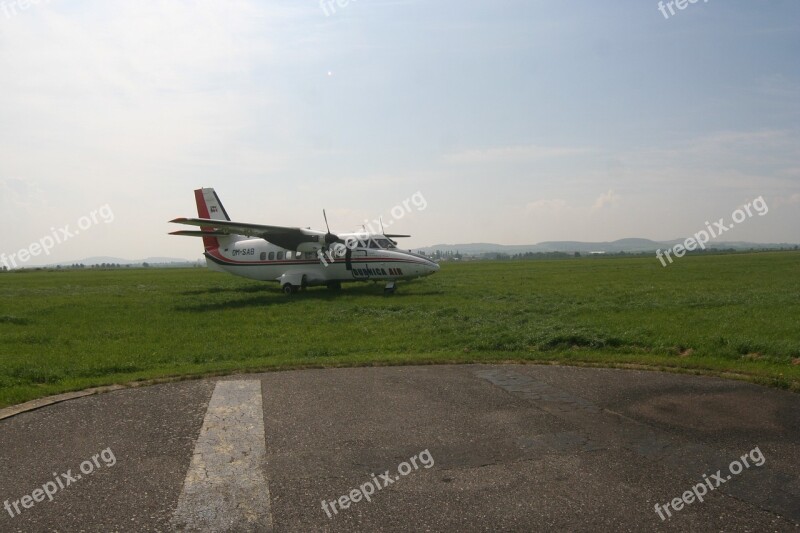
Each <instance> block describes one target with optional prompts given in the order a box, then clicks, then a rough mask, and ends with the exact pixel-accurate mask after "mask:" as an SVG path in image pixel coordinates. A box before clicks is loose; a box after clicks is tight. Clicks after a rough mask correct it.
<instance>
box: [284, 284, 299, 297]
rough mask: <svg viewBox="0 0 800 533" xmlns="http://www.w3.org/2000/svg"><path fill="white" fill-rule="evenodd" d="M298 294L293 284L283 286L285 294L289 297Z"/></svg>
mask: <svg viewBox="0 0 800 533" xmlns="http://www.w3.org/2000/svg"><path fill="white" fill-rule="evenodd" d="M296 292H297V287H295V286H294V285H292V284H291V283H284V284H283V294H286V295H289V294H294V293H296Z"/></svg>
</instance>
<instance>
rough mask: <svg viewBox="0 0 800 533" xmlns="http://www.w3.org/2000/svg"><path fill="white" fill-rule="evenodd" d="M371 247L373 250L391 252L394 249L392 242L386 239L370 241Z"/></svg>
mask: <svg viewBox="0 0 800 533" xmlns="http://www.w3.org/2000/svg"><path fill="white" fill-rule="evenodd" d="M369 247H370V248H373V249H382V250H391V249H392V248H394V244H392V241H390V240H389V239H385V238H372V239H370V241H369Z"/></svg>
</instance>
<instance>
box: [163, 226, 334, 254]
mask: <svg viewBox="0 0 800 533" xmlns="http://www.w3.org/2000/svg"><path fill="white" fill-rule="evenodd" d="M170 222H172V223H175V224H186V225H187V226H200V227H201V228H204V230H203V232H177V234H178V235H193V234H194V233H203V234H205V233H204V232H206V231H209V228H212V229H213V232H214V233H216V234H222V235H244V236H246V237H259V238H261V239H264V240H265V241H269V242H271V243H272V244H275V245H277V246H280V247H281V248H286V249H289V250H296V249H297V247H298V246H299V245H300V244H302V243H306V242H311V243H316V242H318V243H321V244H324V243H325V232H322V231H316V230H309V229H303V228H290V227H285V226H264V225H262V224H250V223H248V222H233V221H230V220H214V219H211V218H176V219H175V220H171V221H170Z"/></svg>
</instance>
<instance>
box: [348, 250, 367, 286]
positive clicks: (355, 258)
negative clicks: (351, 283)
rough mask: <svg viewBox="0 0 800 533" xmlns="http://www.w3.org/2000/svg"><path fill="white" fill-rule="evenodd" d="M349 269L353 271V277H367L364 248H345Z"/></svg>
mask: <svg viewBox="0 0 800 533" xmlns="http://www.w3.org/2000/svg"><path fill="white" fill-rule="evenodd" d="M347 253H348V257H349V261H348V263H349V267H348V268H349V269H350V270H351V271H352V272H353V278H354V279H369V277H370V276H369V262H368V261H367V260H366V259H367V251H366V250H349V249H348V250H347Z"/></svg>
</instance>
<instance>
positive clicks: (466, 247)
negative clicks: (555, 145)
mask: <svg viewBox="0 0 800 533" xmlns="http://www.w3.org/2000/svg"><path fill="white" fill-rule="evenodd" d="M684 240H685V239H674V240H671V241H652V240H650V239H639V238H629V239H619V240H616V241H611V242H581V241H548V242H540V243H539V244H514V245H508V244H495V243H469V244H436V245H433V246H426V247H424V248H417V250H419V251H421V252H424V253H426V254H430V253H433V252H435V251H436V250H439V251H440V252H442V253H447V252H453V253H455V252H460V253H461V254H463V255H481V254H496V253H503V254H508V255H514V254H525V253H537V252H540V253H547V252H566V253H574V252H581V253H590V252H603V253H619V252H629V253H637V252H655V251H656V250H657V249H659V248H660V249H662V250H664V249H666V248H671V247H672V246H674V245H676V244H678V243H682V242H684ZM794 246H796V245H795V244H789V243H767V244H764V243H753V242H738V241H737V242H713V243H708V244H707V245H706V248H709V249H725V250H727V249H731V248H732V249H734V250H752V249H757V250H764V249H776V248H792V247H794Z"/></svg>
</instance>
